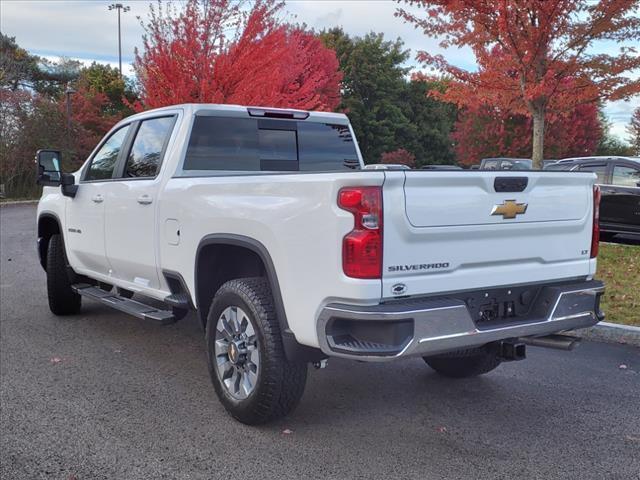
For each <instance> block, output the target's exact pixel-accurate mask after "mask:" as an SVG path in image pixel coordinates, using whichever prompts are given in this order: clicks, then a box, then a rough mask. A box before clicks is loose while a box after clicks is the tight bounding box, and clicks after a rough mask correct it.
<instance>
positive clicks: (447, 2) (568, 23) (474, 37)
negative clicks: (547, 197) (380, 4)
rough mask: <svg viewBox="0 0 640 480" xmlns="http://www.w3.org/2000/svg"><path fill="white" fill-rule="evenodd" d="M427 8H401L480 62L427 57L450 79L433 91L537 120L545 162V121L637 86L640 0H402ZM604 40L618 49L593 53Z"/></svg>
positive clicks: (535, 144)
mask: <svg viewBox="0 0 640 480" xmlns="http://www.w3.org/2000/svg"><path fill="white" fill-rule="evenodd" d="M400 1H405V2H406V3H408V4H410V5H413V6H416V5H417V6H419V7H421V9H422V10H424V11H425V12H426V15H422V14H421V13H415V10H412V11H408V10H405V9H399V10H398V13H397V15H399V16H401V17H402V18H404V19H405V20H407V21H409V22H411V23H413V24H414V25H415V26H416V28H420V29H421V30H423V31H424V33H425V34H427V35H429V36H432V37H438V38H440V39H441V42H440V45H441V46H442V47H444V48H447V47H452V46H453V47H469V48H471V50H472V51H473V53H474V54H475V57H476V60H477V63H478V66H479V69H478V70H477V71H475V72H471V71H466V70H464V69H461V68H457V67H455V66H454V65H452V64H450V63H449V62H447V61H446V60H445V59H444V57H443V56H441V55H432V54H430V53H428V52H419V54H418V59H419V60H421V61H422V62H424V63H426V64H429V65H431V66H433V67H435V68H438V69H440V70H442V71H444V72H447V73H448V74H449V75H450V76H451V77H452V78H453V81H452V82H451V83H450V85H449V88H448V89H447V91H446V92H445V93H444V94H436V95H439V96H441V97H442V98H444V99H445V100H447V101H450V102H453V103H456V104H457V105H458V106H460V107H472V108H477V107H478V105H483V104H484V105H491V106H494V107H497V108H501V109H504V110H508V111H510V112H512V113H513V114H524V115H527V116H529V117H530V118H531V119H532V129H531V130H532V142H531V143H532V154H531V156H532V159H533V162H534V168H541V166H542V159H543V158H544V138H545V122H546V121H547V120H548V119H549V116H550V115H556V114H563V113H565V112H567V111H571V110H573V109H575V108H576V107H577V106H578V105H580V104H585V103H593V102H594V101H596V100H599V101H604V100H617V99H626V98H629V97H630V96H632V95H634V94H636V93H638V92H640V80H639V79H637V78H635V79H634V78H633V72H634V71H636V70H638V69H640V56H639V55H637V54H636V50H635V46H636V45H637V43H638V42H639V41H640V17H639V16H638V9H639V7H638V5H639V2H638V1H637V0H603V1H599V2H592V1H590V0H400ZM599 40H610V41H613V42H617V44H618V47H617V48H618V49H617V51H616V52H615V53H595V52H594V50H593V48H592V47H593V44H594V42H596V41H599Z"/></svg>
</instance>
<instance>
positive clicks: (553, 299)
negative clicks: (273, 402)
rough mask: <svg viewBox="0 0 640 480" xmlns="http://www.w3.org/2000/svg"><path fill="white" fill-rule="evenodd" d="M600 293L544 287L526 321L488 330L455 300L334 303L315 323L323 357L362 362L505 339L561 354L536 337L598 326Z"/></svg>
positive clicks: (590, 286) (591, 288) (574, 286)
mask: <svg viewBox="0 0 640 480" xmlns="http://www.w3.org/2000/svg"><path fill="white" fill-rule="evenodd" d="M603 292H604V285H603V284H602V282H600V281H596V280H591V281H584V282H579V283H571V284H562V285H554V286H547V287H543V288H542V289H541V290H540V294H539V295H538V297H537V299H536V302H535V305H534V306H533V308H532V309H531V314H530V315H527V316H526V317H520V318H514V319H512V321H510V322H503V323H499V324H495V323H494V324H492V325H490V326H486V325H482V324H481V323H476V322H474V320H473V318H472V315H471V313H470V311H469V308H468V307H467V304H466V303H465V302H463V301H462V300H460V299H457V298H446V297H445V298H438V299H429V298H426V299H407V300H406V301H402V302H393V303H386V304H380V305H374V306H356V305H347V304H336V303H333V304H329V305H327V306H326V307H324V309H323V310H322V311H321V313H320V315H319V317H318V321H317V332H318V339H319V343H320V348H321V349H322V351H323V352H324V353H325V354H326V355H329V356H334V357H344V358H353V359H357V360H365V361H384V360H392V359H394V358H398V357H409V356H429V355H437V354H440V353H446V352H450V351H454V350H459V349H464V348H470V347H475V346H480V345H484V344H486V343H490V342H498V341H502V340H507V339H517V340H518V341H519V342H522V343H527V344H530V345H539V346H549V347H552V348H554V347H555V348H564V349H566V346H564V345H563V346H560V344H559V343H560V342H555V343H554V342H552V341H551V340H549V339H548V338H547V339H540V340H538V341H537V340H536V339H535V337H545V336H548V335H551V334H554V333H558V332H562V331H566V330H573V329H576V328H584V327H589V326H592V325H595V324H596V323H598V322H599V321H601V320H603V319H604V315H603V313H602V312H601V311H600V296H601V295H602V293H603ZM542 343H544V344H545V345H542ZM552 343H553V345H552Z"/></svg>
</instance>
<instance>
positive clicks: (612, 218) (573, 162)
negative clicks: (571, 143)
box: [545, 157, 640, 236]
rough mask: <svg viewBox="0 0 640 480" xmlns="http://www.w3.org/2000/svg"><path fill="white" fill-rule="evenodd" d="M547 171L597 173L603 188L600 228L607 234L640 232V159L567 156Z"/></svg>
mask: <svg viewBox="0 0 640 480" xmlns="http://www.w3.org/2000/svg"><path fill="white" fill-rule="evenodd" d="M545 170H567V171H579V172H594V173H595V174H596V175H597V176H598V180H597V183H598V184H599V185H600V189H601V191H602V202H601V204H600V230H601V232H602V233H603V234H604V236H612V235H615V234H620V233H622V234H632V235H640V158H637V157H582V158H571V159H564V160H561V161H559V162H557V163H554V164H551V165H548V166H547V167H545Z"/></svg>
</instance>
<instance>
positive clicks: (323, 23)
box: [0, 0, 640, 138]
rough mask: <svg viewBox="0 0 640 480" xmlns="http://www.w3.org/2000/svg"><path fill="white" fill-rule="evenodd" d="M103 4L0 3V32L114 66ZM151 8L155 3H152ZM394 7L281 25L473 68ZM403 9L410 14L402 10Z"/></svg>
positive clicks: (139, 8) (129, 17)
mask: <svg viewBox="0 0 640 480" xmlns="http://www.w3.org/2000/svg"><path fill="white" fill-rule="evenodd" d="M120 1H121V3H124V4H125V5H127V6H129V7H131V11H130V12H127V13H124V14H122V62H123V71H124V73H125V74H131V73H132V70H131V65H130V64H131V63H132V62H133V58H134V48H135V47H138V48H139V47H140V46H141V44H142V33H143V29H142V27H141V26H140V21H139V20H138V19H137V18H136V17H142V18H143V19H146V17H147V13H148V8H149V4H150V3H152V1H151V0H135V1H134V0H120ZM111 3H113V1H109V0H93V1H89V0H77V1H68V0H67V1H65V0H1V3H0V29H1V30H2V32H3V33H5V34H7V35H10V36H15V37H16V40H17V42H18V44H20V45H21V46H22V47H24V48H26V49H27V50H29V51H31V52H33V53H36V54H39V55H42V56H46V57H54V58H56V57H59V56H67V57H70V58H75V59H80V60H81V61H83V62H88V63H90V62H91V61H93V60H95V61H98V62H102V63H108V64H110V65H112V66H116V65H117V61H118V43H117V41H118V39H117V32H118V30H117V28H118V24H117V14H116V12H114V11H109V10H108V9H107V7H108V5H109V4H111ZM153 3H155V2H153ZM398 6H399V5H398V3H396V2H395V1H392V0H376V1H364V0H289V1H288V2H287V4H286V7H285V9H286V12H287V19H288V20H290V21H294V22H299V23H305V24H306V25H307V26H309V27H310V28H313V29H316V30H321V29H325V28H331V27H335V26H341V27H342V28H343V29H344V30H345V31H346V32H347V33H349V34H350V35H365V34H367V33H368V32H371V31H375V32H380V31H381V32H384V34H385V37H386V38H388V39H391V40H393V39H395V38H397V37H400V38H402V40H403V41H404V43H405V46H406V48H407V49H410V50H411V57H410V60H409V62H408V65H407V66H409V67H412V68H420V66H419V65H418V64H417V62H416V61H415V54H416V52H417V51H419V50H426V51H428V52H430V53H442V54H443V55H445V57H446V58H447V59H448V60H449V61H450V62H451V63H453V64H455V65H457V66H459V67H462V68H467V69H473V68H475V61H474V57H473V54H472V52H471V51H470V50H469V49H459V50H458V49H448V50H443V49H442V48H440V47H439V45H438V41H437V40H435V39H432V38H428V37H426V36H425V35H423V33H422V32H421V31H420V30H419V29H415V28H413V26H412V25H408V24H406V23H405V22H404V21H403V20H402V19H400V18H397V17H395V16H394V13H395V11H396V9H397V8H398ZM403 8H406V9H411V8H415V7H410V6H406V5H403ZM596 49H597V51H599V52H607V53H613V51H614V50H617V45H615V43H612V42H602V43H600V44H598V45H597V46H596ZM638 104H640V97H636V98H634V99H633V100H632V101H630V102H613V103H608V104H607V105H606V107H605V112H606V114H607V115H608V116H609V118H610V120H611V122H612V128H611V131H612V133H614V134H615V135H617V136H619V137H620V138H626V131H625V127H626V125H627V124H628V123H629V119H630V117H631V113H632V111H633V108H634V107H637V106H638Z"/></svg>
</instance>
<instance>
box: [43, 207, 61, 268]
mask: <svg viewBox="0 0 640 480" xmlns="http://www.w3.org/2000/svg"><path fill="white" fill-rule="evenodd" d="M53 235H62V223H61V222H60V218H58V216H57V215H56V214H55V213H52V212H44V213H41V214H40V216H38V257H39V258H40V265H41V266H42V268H43V269H44V270H45V271H46V270H47V248H48V246H49V240H50V239H51V237H52V236H53Z"/></svg>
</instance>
